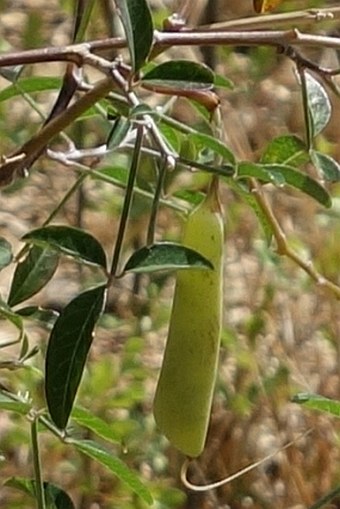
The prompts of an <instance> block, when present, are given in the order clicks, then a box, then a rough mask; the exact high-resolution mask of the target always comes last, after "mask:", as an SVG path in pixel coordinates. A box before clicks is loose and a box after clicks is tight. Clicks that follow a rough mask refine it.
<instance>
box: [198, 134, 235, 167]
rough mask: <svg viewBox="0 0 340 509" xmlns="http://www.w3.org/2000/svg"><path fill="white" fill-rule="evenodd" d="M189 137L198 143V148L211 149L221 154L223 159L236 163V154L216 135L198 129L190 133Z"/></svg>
mask: <svg viewBox="0 0 340 509" xmlns="http://www.w3.org/2000/svg"><path fill="white" fill-rule="evenodd" d="M188 139H189V140H191V141H192V142H193V143H194V144H195V145H196V148H197V150H202V149H210V150H212V151H213V152H215V154H218V155H220V156H221V157H222V158H223V160H225V161H228V163H230V164H232V165H233V164H235V156H234V154H233V153H232V151H231V150H230V148H228V147H227V146H226V145H225V144H224V143H222V142H221V141H220V140H219V139H217V138H215V137H214V136H210V134H204V133H200V132H198V131H196V132H193V133H190V134H188Z"/></svg>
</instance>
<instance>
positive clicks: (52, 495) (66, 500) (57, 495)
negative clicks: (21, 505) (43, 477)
mask: <svg viewBox="0 0 340 509" xmlns="http://www.w3.org/2000/svg"><path fill="white" fill-rule="evenodd" d="M4 485H5V486H8V487H10V488H15V489H17V490H19V491H21V492H22V493H25V494H26V495H29V496H31V497H33V498H35V499H36V481H35V480H34V479H25V478H22V477H12V478H11V479H8V480H7V481H6V482H5V483H4ZM44 493H45V500H46V509H75V506H74V504H73V502H72V500H71V499H70V497H69V496H68V494H67V493H66V492H65V491H64V490H62V489H61V488H58V486H55V485H54V484H51V483H48V482H44Z"/></svg>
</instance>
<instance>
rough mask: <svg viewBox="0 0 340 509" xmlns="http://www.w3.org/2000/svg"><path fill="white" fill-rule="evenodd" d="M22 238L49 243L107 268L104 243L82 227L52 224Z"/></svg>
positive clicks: (73, 255)
mask: <svg viewBox="0 0 340 509" xmlns="http://www.w3.org/2000/svg"><path fill="white" fill-rule="evenodd" d="M22 240H24V241H29V242H32V243H35V244H38V245H39V244H40V245H41V244H43V245H45V246H46V244H48V245H49V246H51V247H52V248H54V249H58V250H60V251H61V252H62V253H65V254H67V255H69V256H72V257H74V258H78V259H80V260H82V261H83V262H86V263H90V264H94V265H99V266H101V267H103V268H106V255H105V252H104V250H103V248H102V245H101V244H100V243H99V242H98V240H97V239H95V238H94V237H93V236H92V235H91V234H89V233H87V232H85V231H84V230H81V229H80V228H72V227H70V226H63V225H50V226H45V227H43V228H37V229H36V230H32V231H30V232H28V233H27V234H26V235H24V236H23V237H22Z"/></svg>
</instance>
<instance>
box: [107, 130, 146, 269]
mask: <svg viewBox="0 0 340 509" xmlns="http://www.w3.org/2000/svg"><path fill="white" fill-rule="evenodd" d="M143 136H144V126H143V125H141V124H140V125H138V126H137V136H136V142H135V148H134V151H133V154H132V160H131V165H130V172H129V178H128V182H127V185H126V194H125V199H124V204H123V210H122V215H121V217H120V223H119V228H118V233H117V240H116V244H115V249H114V252H113V257H112V265H111V271H110V274H111V276H116V275H117V269H118V262H119V258H120V253H121V250H122V244H123V239H124V234H125V229H126V224H127V220H128V217H129V212H130V208H131V203H132V196H133V190H134V185H135V180H136V175H137V170H138V166H139V160H140V155H141V148H142V142H143Z"/></svg>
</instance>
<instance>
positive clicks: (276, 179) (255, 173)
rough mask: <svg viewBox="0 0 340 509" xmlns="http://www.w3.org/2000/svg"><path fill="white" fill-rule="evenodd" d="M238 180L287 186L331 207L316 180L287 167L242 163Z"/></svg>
mask: <svg viewBox="0 0 340 509" xmlns="http://www.w3.org/2000/svg"><path fill="white" fill-rule="evenodd" d="M237 176H238V177H239V178H244V177H254V178H257V179H258V180H260V181H262V182H268V183H271V184H275V185H278V186H279V187H282V186H283V185H285V184H287V185H289V186H292V187H295V189H298V190H299V191H302V192H303V193H305V194H307V195H309V196H310V197H311V198H313V199H314V200H316V201H317V202H319V203H320V204H321V205H323V206H324V207H327V208H329V207H331V205H332V200H331V197H330V195H329V194H328V192H327V191H326V189H325V188H324V187H322V186H321V184H319V183H318V182H317V181H316V180H314V179H313V178H312V177H310V176H309V175H307V174H306V173H302V172H300V171H298V170H296V169H295V168H293V167H291V166H288V165H280V164H268V165H264V164H255V163H250V162H242V163H240V164H239V165H238V171H237Z"/></svg>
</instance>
